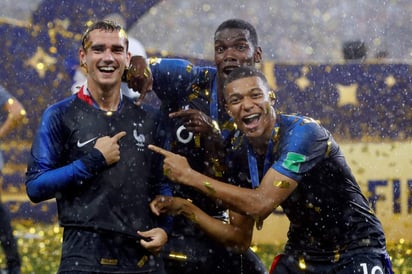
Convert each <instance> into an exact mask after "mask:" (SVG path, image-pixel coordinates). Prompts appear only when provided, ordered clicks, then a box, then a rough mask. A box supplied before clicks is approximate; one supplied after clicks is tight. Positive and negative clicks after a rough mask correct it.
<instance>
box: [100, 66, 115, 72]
mask: <svg viewBox="0 0 412 274" xmlns="http://www.w3.org/2000/svg"><path fill="white" fill-rule="evenodd" d="M99 71H100V72H104V73H111V72H114V71H115V68H114V67H99Z"/></svg>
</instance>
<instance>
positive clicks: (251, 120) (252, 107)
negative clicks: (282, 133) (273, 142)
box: [225, 76, 276, 139]
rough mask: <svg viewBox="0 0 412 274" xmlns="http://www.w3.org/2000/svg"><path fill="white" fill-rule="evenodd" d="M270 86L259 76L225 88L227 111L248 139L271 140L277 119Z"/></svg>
mask: <svg viewBox="0 0 412 274" xmlns="http://www.w3.org/2000/svg"><path fill="white" fill-rule="evenodd" d="M270 92H271V91H270V89H269V87H268V85H267V84H266V83H265V82H264V81H263V80H262V79H261V78H259V77H257V76H250V77H245V78H240V79H237V80H234V81H232V82H230V83H228V84H227V85H226V86H225V100H226V109H227V111H228V113H229V115H230V116H231V117H232V118H233V119H234V121H235V123H236V125H237V127H238V128H239V129H240V130H241V131H242V132H243V133H244V134H245V135H246V137H248V139H253V138H257V139H261V138H267V137H269V138H270V135H271V133H272V130H273V126H274V122H275V119H276V116H275V111H274V109H273V107H272V105H273V103H274V101H273V98H271V97H270V96H269V93H270Z"/></svg>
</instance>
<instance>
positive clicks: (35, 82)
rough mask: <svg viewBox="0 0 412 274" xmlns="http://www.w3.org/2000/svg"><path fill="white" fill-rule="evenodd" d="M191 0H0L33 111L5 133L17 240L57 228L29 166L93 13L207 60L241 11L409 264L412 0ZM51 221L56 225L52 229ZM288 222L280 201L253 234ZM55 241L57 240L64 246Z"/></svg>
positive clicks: (153, 42)
mask: <svg viewBox="0 0 412 274" xmlns="http://www.w3.org/2000/svg"><path fill="white" fill-rule="evenodd" d="M191 2H192V1H177V0H176V1H153V0H146V1H136V0H134V1H132V0H131V1H126V0H123V1H121V0H107V1H97V0H96V1H95V0H89V1H87V0H86V1H83V0H82V1H80V0H72V1H54V0H44V1H40V0H34V1H30V3H29V2H27V1H24V0H21V1H17V0H14V1H10V0H4V1H2V3H1V4H0V34H1V35H0V41H1V42H2V45H3V50H2V51H1V52H0V55H1V58H0V64H1V65H2V67H3V70H2V72H1V73H0V80H1V82H0V83H2V84H3V85H4V86H5V87H6V88H7V89H8V90H9V91H11V92H12V93H13V94H15V96H16V97H17V98H18V99H19V100H21V102H22V103H23V104H24V105H25V107H26V109H27V118H28V120H27V121H26V124H25V126H24V127H23V128H20V129H18V130H17V131H15V132H14V133H13V134H12V135H11V136H9V138H7V139H6V140H1V143H0V148H1V149H2V150H3V151H4V154H5V158H6V166H5V169H4V170H3V176H2V178H1V181H0V183H1V187H2V190H1V197H2V200H3V202H5V203H6V204H7V205H8V206H9V208H10V210H11V213H12V217H13V219H14V222H17V224H16V225H17V227H19V228H22V229H21V230H18V231H17V232H16V233H17V236H18V237H19V244H20V245H22V246H23V247H26V243H27V242H29V240H31V241H32V240H33V239H34V240H39V242H41V243H42V247H43V248H44V250H43V252H45V253H47V252H48V251H47V250H48V248H47V247H48V246H47V242H49V241H50V239H48V241H44V240H42V239H45V238H47V237H48V236H51V235H54V236H55V237H57V236H58V235H59V233H60V232H61V231H60V230H59V228H58V227H57V226H56V209H55V205H54V201H50V202H45V203H40V204H37V205H34V204H31V203H30V202H29V201H28V199H27V197H26V196H25V190H24V172H25V169H26V157H27V154H28V153H29V149H30V143H31V138H32V136H33V133H34V131H35V130H36V128H37V125H38V122H39V118H40V115H41V113H42V111H43V110H44V109H45V108H46V107H47V106H48V105H49V104H52V103H54V102H56V101H58V100H60V99H62V98H64V97H66V96H67V95H69V94H70V86H71V84H72V82H73V80H72V77H73V74H74V71H75V69H76V65H77V63H78V61H77V48H78V45H79V39H80V35H81V31H82V30H83V28H84V25H85V23H86V22H87V21H89V20H95V19H102V18H106V17H108V16H111V17H113V18H117V19H118V20H121V21H122V23H123V24H124V26H125V27H126V29H127V30H128V31H129V34H130V35H131V36H133V37H135V38H137V39H139V40H140V41H141V42H142V43H143V45H144V46H146V49H147V51H148V55H149V56H163V57H167V56H181V57H185V58H189V59H191V60H192V61H193V62H195V63H197V64H211V63H212V62H211V58H212V56H213V47H212V40H211V38H212V36H213V31H214V30H215V28H216V27H217V25H218V24H219V23H220V22H222V21H223V20H225V19H228V18H232V17H240V18H244V19H246V20H249V21H250V22H252V23H253V24H255V25H256V27H257V30H258V34H259V37H260V41H261V43H260V44H261V45H262V48H263V51H264V60H265V61H264V62H263V64H262V70H263V71H264V72H265V74H266V75H267V77H268V79H269V80H270V83H271V85H272V87H273V88H274V89H275V90H276V93H277V98H278V108H280V109H281V110H282V111H286V112H297V113H301V114H305V115H309V116H311V117H314V118H316V119H319V120H320V121H321V122H322V123H323V124H324V125H325V126H326V127H327V128H329V129H330V130H331V131H332V133H333V134H334V135H335V137H336V138H337V139H338V140H339V141H340V143H341V144H342V149H343V150H344V152H345V154H346V156H347V158H348V161H349V164H350V165H351V167H352V169H353V171H354V173H355V175H356V176H357V178H358V180H359V183H360V184H361V187H362V190H363V191H364V193H365V195H366V196H367V197H368V199H369V201H370V203H371V205H372V207H373V208H374V210H375V211H376V214H377V215H378V217H379V218H380V219H381V220H382V223H383V225H384V229H385V232H386V233H387V238H388V242H389V243H390V244H391V245H392V247H394V248H395V249H399V250H402V252H400V253H397V256H398V257H399V258H398V257H397V258H398V261H396V262H397V264H398V265H399V268H398V269H399V270H402V271H407V272H408V271H411V273H412V269H410V266H411V263H409V268H408V267H407V266H405V262H407V259H408V258H409V257H410V256H411V249H410V243H411V241H412V233H410V231H411V228H412V227H411V226H412V219H411V214H412V174H411V171H410V170H411V164H412V154H411V153H410V152H411V151H412V145H411V142H410V141H411V131H412V127H411V126H412V110H411V109H412V108H411V106H412V94H411V90H412V89H411V85H412V76H411V65H410V64H411V61H412V42H411V41H412V39H411V38H412V30H410V29H409V28H407V27H406V26H408V25H410V23H412V19H411V18H412V17H411V15H410V14H412V13H411V11H412V3H410V2H409V1H376V2H379V3H371V1H345V3H341V2H339V1H329V2H328V3H324V4H320V2H319V1H314V0H313V1H270V2H271V3H267V2H269V1H254V2H253V3H249V2H246V1H214V0H213V1H202V3H199V2H197V1H193V3H191ZM222 2H223V3H222ZM373 2H375V1H373ZM222 11H224V12H222ZM366 11H369V12H366ZM347 41H361V42H363V43H364V45H366V49H367V50H366V51H367V54H366V55H365V58H364V59H360V60H345V59H344V58H343V54H342V45H343V44H344V43H345V42H347ZM44 225H46V227H47V228H50V227H52V231H51V232H50V231H44V228H45V226H44ZM287 225H288V223H287V220H286V218H285V217H284V216H283V215H282V214H281V212H278V211H277V212H274V214H273V215H272V216H270V218H269V219H268V220H266V222H265V226H264V229H263V231H256V233H255V237H254V243H255V244H256V246H258V247H259V246H263V245H269V246H270V245H282V243H283V242H284V240H285V239H286V231H287ZM49 233H51V234H49ZM58 251H59V250H53V252H54V253H56V252H57V254H56V256H58ZM27 252H31V249H29V251H27ZM49 252H50V249H49ZM403 254H404V255H403ZM393 256H394V255H393ZM25 260H26V261H27V260H30V255H28V256H27V258H26V259H25ZM52 269H53V268H52ZM407 272H404V273H407ZM27 273H31V272H29V270H27ZM38 273H41V272H38ZM402 273H403V272H402Z"/></svg>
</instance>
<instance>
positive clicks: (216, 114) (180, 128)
mask: <svg viewBox="0 0 412 274" xmlns="http://www.w3.org/2000/svg"><path fill="white" fill-rule="evenodd" d="M214 47H215V56H214V58H215V65H216V67H207V66H195V65H193V64H192V63H190V62H188V61H186V60H180V59H167V58H164V59H161V58H150V59H149V67H146V62H145V60H144V59H142V58H140V59H139V58H137V57H132V61H131V63H132V65H131V67H130V68H129V70H128V79H129V85H130V86H132V87H133V88H134V89H135V90H139V91H140V92H141V94H142V97H144V95H145V92H146V90H147V89H148V88H149V87H150V86H151V85H152V88H153V91H154V92H155V93H156V95H157V96H158V97H159V99H160V100H161V101H162V105H161V109H162V110H163V113H164V114H165V116H166V117H165V119H169V118H170V120H169V130H168V131H169V132H170V136H169V137H170V144H169V147H170V148H171V150H172V151H174V152H176V153H180V154H183V155H185V156H186V157H188V160H189V162H190V163H191V165H192V166H193V168H194V169H196V170H198V171H199V172H205V173H207V174H209V175H210V176H212V177H214V178H223V177H225V176H226V175H225V174H226V163H225V159H224V158H225V155H226V153H225V146H226V145H227V143H230V140H231V138H232V136H233V134H234V132H235V130H236V128H235V127H234V124H233V122H232V121H231V119H230V117H229V116H228V115H227V113H226V112H225V109H224V98H223V83H224V80H225V78H226V77H227V75H228V74H229V73H230V71H232V70H233V69H235V68H237V67H242V66H255V65H256V64H257V63H259V62H261V59H262V50H261V48H260V47H259V45H258V38H257V33H256V30H255V28H254V27H253V26H252V25H251V24H250V23H248V22H246V21H244V20H241V19H230V20H227V21H225V22H223V23H222V24H220V25H219V27H218V28H217V29H216V31H215V35H214ZM150 76H152V77H153V83H150V81H149V80H151V77H150ZM167 116H169V117H167ZM173 196H177V197H181V198H183V199H187V200H190V201H191V203H193V205H195V206H197V207H198V208H200V209H201V210H202V211H203V212H205V213H206V214H207V215H210V216H213V217H214V218H215V220H214V221H216V220H219V222H221V223H227V222H230V223H231V224H233V225H235V226H236V231H237V233H236V235H238V236H239V237H241V238H244V239H245V242H246V251H245V248H244V246H245V245H242V246H233V245H231V243H230V242H228V241H225V240H224V239H223V238H215V237H211V235H210V234H208V232H206V231H204V230H202V228H201V226H199V224H198V223H196V222H193V220H191V219H190V218H187V216H175V218H174V222H173V229H172V231H171V234H170V235H169V241H168V243H167V244H166V245H165V248H164V249H163V256H164V258H165V265H166V270H167V273H168V274H183V273H205V274H210V273H214V274H231V273H233V274H235V273H249V274H253V273H266V272H267V270H266V269H265V266H264V265H263V264H262V262H261V261H260V260H259V259H258V258H257V256H256V254H254V253H253V252H252V251H251V250H250V249H248V247H249V245H250V242H251V239H252V233H253V224H254V220H253V218H250V217H249V216H247V215H244V214H238V213H236V212H233V211H230V212H229V215H228V213H227V208H226V207H223V206H222V205H221V204H219V203H215V202H214V201H213V200H211V199H209V198H208V197H207V196H205V195H202V194H200V193H198V192H196V191H193V190H192V189H190V188H187V187H185V186H179V185H176V186H175V187H174V190H173ZM212 221H213V220H212ZM228 233H229V232H228ZM243 251H245V252H243Z"/></svg>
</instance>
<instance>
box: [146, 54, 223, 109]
mask: <svg viewBox="0 0 412 274" xmlns="http://www.w3.org/2000/svg"><path fill="white" fill-rule="evenodd" d="M149 65H150V69H151V71H152V75H153V91H154V92H155V93H156V95H157V96H158V97H159V99H160V100H161V101H162V103H164V104H167V105H173V104H175V103H176V102H179V101H180V100H182V98H185V97H187V96H189V95H190V94H191V93H193V92H196V90H193V87H199V88H209V85H210V79H209V77H210V71H211V70H215V68H213V67H200V66H195V65H193V64H192V63H191V62H189V61H187V60H183V59H171V58H150V59H149Z"/></svg>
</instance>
